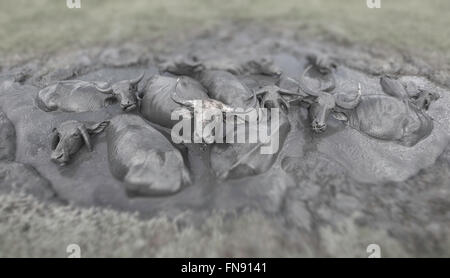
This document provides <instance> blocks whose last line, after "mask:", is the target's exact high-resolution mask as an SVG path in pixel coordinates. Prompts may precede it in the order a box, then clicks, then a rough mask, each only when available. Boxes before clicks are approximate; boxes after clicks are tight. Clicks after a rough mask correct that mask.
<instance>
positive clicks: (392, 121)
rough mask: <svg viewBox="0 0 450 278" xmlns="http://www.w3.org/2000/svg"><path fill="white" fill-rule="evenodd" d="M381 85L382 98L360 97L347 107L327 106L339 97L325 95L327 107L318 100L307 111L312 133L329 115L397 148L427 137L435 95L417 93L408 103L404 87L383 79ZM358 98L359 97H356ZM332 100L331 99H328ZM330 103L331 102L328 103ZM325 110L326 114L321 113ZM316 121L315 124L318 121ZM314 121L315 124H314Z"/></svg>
mask: <svg viewBox="0 0 450 278" xmlns="http://www.w3.org/2000/svg"><path fill="white" fill-rule="evenodd" d="M380 84H381V86H382V88H383V91H384V92H385V93H387V94H386V95H385V94H374V95H365V96H362V97H361V96H360V97H358V98H356V99H357V101H355V100H354V101H353V103H357V105H351V106H350V107H342V106H341V107H333V108H332V109H330V105H329V103H332V101H333V100H336V101H337V99H338V96H336V97H335V96H332V95H327V99H328V100H329V102H328V103H324V102H322V103H320V102H319V101H320V100H321V99H320V97H321V96H322V95H319V96H318V100H317V103H314V104H313V105H315V109H313V110H310V112H311V113H312V114H311V116H312V117H315V118H313V119H315V120H313V129H314V127H316V129H317V126H318V125H319V124H318V123H323V122H321V121H323V120H324V119H326V118H324V117H323V115H326V114H329V113H330V112H331V114H332V116H333V117H334V118H336V119H338V120H341V121H344V122H345V123H346V124H347V125H348V126H350V127H352V128H354V129H356V130H358V131H360V132H362V133H364V134H367V135H368V136H371V137H373V138H377V139H381V140H389V141H395V142H397V143H398V144H400V145H403V146H407V147H411V146H414V145H415V144H417V143H418V142H419V141H421V140H422V139H424V138H426V137H427V136H428V135H430V133H431V131H432V130H433V119H432V118H431V117H430V116H429V115H428V114H427V113H426V112H425V110H426V109H427V108H428V107H429V104H430V102H431V101H433V100H436V99H437V96H436V94H434V93H429V92H426V91H420V92H419V93H418V94H417V95H416V96H415V98H413V99H410V98H409V95H408V93H407V91H406V90H405V88H404V86H403V85H402V84H401V83H400V82H399V81H397V80H394V79H391V78H388V77H382V78H381V79H380ZM358 95H360V93H359V94H358ZM330 96H331V97H330ZM330 100H331V101H330ZM325 110H327V111H329V112H324V111H325ZM317 119H318V120H317ZM314 121H316V122H314Z"/></svg>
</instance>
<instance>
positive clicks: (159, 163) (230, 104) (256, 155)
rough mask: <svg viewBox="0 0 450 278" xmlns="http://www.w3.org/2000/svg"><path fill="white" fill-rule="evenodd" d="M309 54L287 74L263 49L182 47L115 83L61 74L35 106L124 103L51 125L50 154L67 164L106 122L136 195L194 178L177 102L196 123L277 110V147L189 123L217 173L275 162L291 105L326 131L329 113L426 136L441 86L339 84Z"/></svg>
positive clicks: (360, 127) (71, 108)
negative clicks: (238, 51) (92, 119)
mask: <svg viewBox="0 0 450 278" xmlns="http://www.w3.org/2000/svg"><path fill="white" fill-rule="evenodd" d="M307 61H308V62H307V65H306V66H305V68H304V71H303V74H302V75H301V76H299V77H298V78H293V77H288V76H286V75H285V74H283V73H282V72H281V71H280V70H279V69H278V68H277V67H276V66H275V65H274V63H273V62H272V61H270V59H267V58H262V59H260V60H251V61H246V62H243V63H242V64H241V65H237V66H236V65H233V66H230V65H229V64H226V63H214V62H211V61H201V60H200V59H197V58H196V57H180V56H178V57H174V58H168V59H166V60H165V61H163V62H162V63H161V64H160V66H159V70H160V71H159V73H156V74H154V75H153V76H147V77H146V78H144V74H141V75H139V76H136V77H135V79H131V80H122V81H119V82H116V83H113V84H108V83H107V82H88V81H81V80H65V81H58V82H56V83H54V84H51V85H49V86H47V87H45V88H43V89H42V90H40V91H39V92H38V94H37V96H36V105H37V106H38V107H39V108H40V109H42V110H44V111H46V112H51V111H61V112H89V111H96V110H99V109H102V108H103V107H106V106H109V105H113V104H114V103H116V102H117V103H118V104H119V105H120V108H121V109H122V111H123V112H122V113H120V114H118V115H116V116H113V117H112V118H110V119H104V121H101V122H97V123H87V122H82V121H75V120H71V121H66V122H63V123H61V124H60V125H59V126H57V127H55V128H54V129H53V131H52V136H51V138H52V139H51V147H52V153H51V155H50V157H51V160H52V161H53V162H55V163H58V164H60V165H65V164H67V163H69V162H70V158H71V156H73V155H75V154H76V153H77V151H78V150H79V149H80V148H82V147H83V146H86V148H87V149H88V150H92V148H93V146H92V144H91V137H92V136H95V135H96V134H98V133H100V132H102V131H105V132H106V141H107V146H108V147H107V148H108V162H109V168H110V171H111V173H112V175H113V176H114V177H115V178H117V179H118V180H120V181H122V182H123V184H124V186H125V188H126V190H127V192H128V193H130V194H137V195H140V196H158V195H165V194H173V193H175V192H177V191H179V190H180V189H182V188H183V187H184V186H185V185H188V184H190V183H191V181H190V174H189V169H188V167H187V166H186V162H185V157H184V156H183V151H182V148H181V147H180V146H179V145H180V144H179V142H174V140H172V139H171V138H170V136H167V134H164V133H165V131H170V130H171V129H172V128H174V126H175V125H176V124H177V122H178V119H174V118H173V113H174V112H175V111H182V112H181V115H184V116H186V117H188V118H190V119H192V120H194V121H195V118H196V117H199V118H200V119H204V121H203V122H201V123H200V124H201V125H203V127H204V126H205V125H206V124H210V123H211V121H222V120H223V116H224V114H225V113H227V114H232V115H234V116H233V117H235V119H238V118H239V117H240V116H239V115H240V114H245V113H247V112H248V111H251V110H260V109H259V108H266V109H261V110H264V111H270V110H276V111H277V113H278V115H277V117H276V120H277V122H276V123H277V124H276V125H270V128H268V130H269V133H270V134H271V136H277V142H278V144H279V148H278V149H276V150H275V151H274V152H272V153H270V154H263V153H262V152H261V151H260V149H261V148H263V147H264V144H266V143H267V142H247V143H229V142H228V141H227V142H226V143H222V142H218V141H215V139H217V138H216V137H212V136H211V134H209V135H208V134H206V135H205V134H204V133H203V134H202V133H201V132H197V131H196V130H195V127H194V130H193V131H194V135H193V136H194V137H195V138H194V142H198V143H202V144H203V145H204V146H205V147H207V146H210V147H211V149H210V159H211V167H212V169H213V171H214V172H215V174H216V175H217V177H219V178H223V179H226V178H230V179H231V178H236V177H242V176H248V175H256V174H260V173H262V172H265V171H267V170H268V169H269V168H270V167H271V165H272V164H273V162H274V161H275V160H276V158H277V156H278V153H279V149H281V148H282V146H283V143H284V140H285V138H286V137H287V134H288V133H289V130H290V122H289V117H288V115H289V113H290V108H291V107H292V106H293V105H299V106H301V107H306V109H308V115H309V116H308V117H309V124H310V127H311V129H312V131H313V132H315V133H322V132H324V131H326V130H327V123H328V121H329V120H330V118H331V117H333V118H334V119H337V120H339V121H342V122H343V123H344V124H345V125H346V126H347V127H349V128H353V129H355V130H357V131H358V132H360V133H363V134H365V135H367V136H370V137H372V138H374V139H378V140H388V141H392V142H396V143H398V144H400V145H403V146H407V147H411V146H414V145H415V144H417V143H418V142H420V141H421V140H423V139H424V138H426V137H427V136H428V135H430V133H431V131H432V129H433V119H432V118H431V117H430V116H429V115H428V114H427V110H428V108H429V106H430V104H431V103H432V102H433V101H435V100H437V99H438V98H439V95H438V94H436V93H434V92H430V91H427V90H424V89H422V88H418V87H417V86H415V84H412V83H408V84H403V83H402V82H401V81H399V80H397V79H395V78H394V77H391V76H386V75H383V76H381V77H380V85H381V88H382V92H381V91H380V92H379V93H371V94H363V93H362V88H361V84H358V83H355V84H350V85H351V86H350V87H351V89H349V90H346V91H338V90H337V89H336V78H335V72H336V70H337V67H338V65H337V63H336V62H335V61H332V60H331V59H329V58H327V57H323V56H317V55H311V56H308V59H307ZM311 71H314V72H315V73H316V75H315V76H316V77H317V78H318V79H320V82H318V83H319V84H321V85H319V86H311V82H307V81H306V76H307V75H310V73H311ZM246 73H247V74H260V75H263V76H268V77H270V78H271V80H275V81H274V82H273V83H271V84H263V85H261V86H258V87H257V88H250V87H249V86H247V84H246V83H245V82H243V80H242V79H241V78H239V76H241V75H243V74H246ZM324 81H325V82H324ZM322 83H325V85H323V84H322ZM139 85H140V86H139ZM322 85H323V86H322ZM139 88H142V89H139ZM197 106H201V108H202V109H201V110H200V111H202V113H205V112H208V111H210V110H212V109H214V111H216V114H215V115H213V117H211V118H210V119H208V120H206V118H207V117H205V116H204V115H197V114H196V113H197V111H198V110H197ZM274 108H280V109H279V110H278V109H274ZM222 114H223V115H222ZM258 115H259V116H258V119H257V121H258V123H259V122H270V121H274V119H273V118H271V117H270V114H268V113H267V112H266V113H259V112H258ZM243 118H244V119H245V117H243ZM207 121H209V122H207ZM243 124H244V126H245V127H246V129H247V130H252V129H257V127H256V126H252V123H247V125H246V123H245V120H244V123H243ZM216 132H217V131H216ZM224 136H226V134H225V135H224Z"/></svg>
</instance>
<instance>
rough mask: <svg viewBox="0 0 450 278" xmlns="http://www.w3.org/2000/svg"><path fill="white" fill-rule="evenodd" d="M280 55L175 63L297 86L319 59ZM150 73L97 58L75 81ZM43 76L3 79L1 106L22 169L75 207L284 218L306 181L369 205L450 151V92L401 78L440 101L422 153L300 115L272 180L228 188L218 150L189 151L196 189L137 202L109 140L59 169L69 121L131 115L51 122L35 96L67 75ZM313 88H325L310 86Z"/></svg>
mask: <svg viewBox="0 0 450 278" xmlns="http://www.w3.org/2000/svg"><path fill="white" fill-rule="evenodd" d="M279 45H280V44H279V42H277V41H275V39H272V40H271V39H261V40H258V38H257V37H255V35H254V34H253V35H252V36H250V35H248V36H247V35H246V34H238V35H236V36H235V37H233V38H231V39H227V40H226V41H225V42H224V41H223V40H222V39H221V38H216V37H212V38H200V39H198V40H194V41H192V42H187V43H186V45H183V46H180V47H179V49H175V50H173V53H170V54H186V53H195V54H197V55H198V56H199V57H201V58H203V59H223V58H226V59H230V60H231V61H235V62H238V61H240V60H243V59H245V58H248V57H249V56H253V57H257V56H263V55H264V56H268V57H270V58H272V59H273V60H274V62H275V64H276V65H277V66H279V67H280V68H281V69H282V70H283V74H284V75H285V76H289V77H293V78H298V77H299V75H300V74H301V73H302V71H303V69H304V67H305V63H306V59H305V55H306V54H308V53H311V52H315V51H317V50H318V49H317V48H315V47H311V46H299V45H298V44H297V43H294V42H292V41H283V42H282V47H280V46H279ZM330 54H332V53H330ZM74 57H77V55H74ZM67 63H68V66H65V67H64V72H67V71H69V73H68V74H67V75H69V76H70V75H71V74H70V70H71V66H70V63H73V64H74V65H78V64H79V63H78V61H75V58H74V61H70V59H69V61H68V62H67ZM44 67H45V63H44ZM142 71H144V72H145V73H146V79H148V78H150V77H151V76H152V75H153V74H155V73H156V72H157V68H156V64H155V63H154V62H152V61H150V62H149V63H142V64H139V65H135V66H130V65H128V64H126V65H125V64H124V65H121V64H120V63H119V62H118V63H117V64H115V67H111V66H105V65H104V64H102V63H101V62H99V61H97V60H96V59H95V57H94V58H93V59H91V60H89V63H86V64H85V65H84V66H83V70H82V71H81V72H83V73H82V74H78V75H77V76H76V78H77V79H82V80H87V81H107V82H113V81H119V80H123V79H128V78H134V77H136V76H137V75H139V74H140V73H141V72H142ZM42 72H45V71H43V70H42V69H39V70H37V69H36V70H35V71H32V72H31V75H32V76H33V77H32V78H30V79H29V80H28V81H26V82H25V84H19V83H15V82H13V81H12V78H11V77H4V78H2V80H1V81H2V84H1V86H0V106H1V109H2V111H3V112H4V113H5V114H6V116H7V117H8V118H9V119H10V120H11V122H12V123H13V124H14V126H15V129H16V136H17V152H16V161H18V162H22V163H25V164H29V165H32V166H33V167H35V168H36V169H37V171H38V172H39V173H40V174H41V175H42V176H44V177H45V178H46V179H48V180H49V181H50V182H51V184H52V187H53V189H54V191H55V192H56V194H57V196H58V197H59V198H60V199H62V200H65V201H68V202H71V203H74V204H76V205H82V206H91V205H95V206H106V207H111V208H114V209H118V210H126V211H139V212H141V213H143V214H147V215H153V214H156V213H160V212H162V211H164V212H165V213H168V214H170V213H176V212H179V211H184V210H187V209H192V210H194V211H211V210H216V209H218V210H226V211H228V210H230V211H231V210H234V209H236V208H241V207H255V208H257V209H260V210H263V211H265V212H270V213H278V212H283V208H284V207H285V206H286V202H287V201H286V196H287V194H289V192H290V190H296V189H298V188H301V189H302V190H303V189H305V188H302V186H304V184H303V180H305V179H306V180H308V179H311V177H312V176H314V177H315V178H317V176H320V177H321V178H320V179H316V180H318V181H316V185H315V189H311V191H310V190H309V189H305V190H306V191H305V194H306V195H308V194H310V196H311V198H314V196H315V193H314V194H313V192H315V190H317V187H319V188H320V187H322V188H325V187H327V186H329V185H330V184H333V185H335V186H338V187H339V186H342V187H344V186H348V184H347V183H351V184H354V185H355V186H358V188H359V189H358V190H355V191H353V192H352V190H351V189H350V191H349V193H348V194H350V195H353V196H354V197H356V198H365V197H363V196H365V194H366V193H367V192H365V191H364V190H363V191H361V189H360V188H361V186H367V187H371V186H377V185H378V186H382V185H384V184H386V183H390V182H402V181H405V180H407V179H409V178H411V177H413V176H415V175H416V174H417V173H418V172H419V171H420V170H421V169H426V168H428V167H431V166H432V165H433V164H434V163H435V162H436V159H437V158H438V157H439V156H440V155H441V153H442V152H443V151H444V149H445V148H446V147H447V145H448V143H449V133H450V108H449V107H450V94H449V92H448V91H447V90H446V89H444V88H441V87H439V86H437V85H436V84H433V83H432V82H430V81H428V80H427V79H426V78H424V77H419V76H402V77H401V79H402V80H405V81H413V82H415V83H416V84H418V85H419V86H423V87H425V88H427V89H430V90H433V91H437V92H439V93H440V95H441V98H440V99H439V100H438V101H437V102H435V103H433V104H432V105H431V107H430V110H429V114H430V115H431V116H432V117H433V118H434V120H435V121H436V124H435V128H434V129H433V132H432V133H431V135H430V136H429V137H427V138H425V139H424V140H423V141H421V142H420V143H418V144H417V145H415V146H413V147H404V146H401V145H398V144H396V143H394V142H389V141H381V140H377V139H374V138H370V137H368V136H366V135H364V134H362V133H360V132H358V131H356V130H354V129H351V128H349V127H346V126H345V125H344V124H342V123H340V122H337V121H334V120H331V119H330V122H329V128H328V129H327V131H326V132H324V133H323V134H314V133H312V132H311V130H310V128H309V120H308V116H307V113H306V109H305V108H304V107H300V106H294V107H292V109H291V111H290V113H289V121H290V125H291V129H290V132H289V134H288V135H287V138H286V140H285V142H284V145H283V146H282V149H281V152H280V154H279V155H278V156H277V157H276V159H275V162H274V164H273V165H272V167H271V168H270V169H269V170H267V171H266V172H264V173H262V174H259V175H255V176H245V177H241V178H238V179H229V180H219V179H217V178H216V177H215V176H214V174H213V172H214V171H213V170H212V169H211V163H210V149H206V150H202V149H201V148H200V146H198V145H187V146H186V147H185V148H186V149H185V150H184V151H183V153H184V154H185V158H186V163H187V165H188V166H189V168H190V171H191V175H192V180H193V184H192V185H191V186H189V187H187V188H185V189H184V190H183V191H181V192H179V193H177V194H175V195H173V196H169V197H150V198H139V197H133V198H131V197H129V196H127V195H126V193H125V191H124V188H123V186H122V184H121V182H119V181H117V180H116V179H114V177H113V176H112V175H111V173H110V172H109V167H108V159H107V144H106V141H105V135H104V134H101V135H98V136H96V137H95V138H94V140H93V146H94V151H93V152H87V150H86V149H84V148H83V149H82V150H81V151H80V152H79V153H78V154H76V155H75V156H74V157H73V161H72V163H70V164H69V165H67V166H65V167H59V166H57V165H55V164H53V163H52V162H50V159H49V157H50V144H49V136H50V130H51V129H52V127H54V126H56V125H58V124H59V123H61V122H63V121H65V120H68V119H71V120H74V119H75V120H83V121H90V122H97V121H102V120H105V119H109V118H111V117H113V116H114V115H117V114H119V113H122V112H121V111H120V109H119V108H118V107H117V104H116V105H113V106H109V107H106V108H104V109H101V110H99V111H95V112H86V113H63V112H44V111H42V110H40V109H39V108H37V106H36V105H35V102H34V98H35V95H36V93H37V92H38V91H39V89H40V88H41V87H42V82H41V81H42V80H44V81H45V82H47V83H51V82H52V81H55V80H58V79H59V78H58V77H61V75H59V74H57V73H58V72H60V69H59V68H56V69H55V68H52V69H50V70H49V72H48V73H45V74H44V75H43V76H41V75H42ZM5 76H7V75H5ZM241 78H242V80H243V82H245V83H246V84H247V85H248V86H249V87H251V88H256V87H257V86H261V85H264V84H270V83H273V82H274V80H272V79H271V78H268V77H265V76H250V77H249V76H241ZM38 81H39V82H38ZM143 83H145V80H144V81H143ZM358 83H361V85H362V91H363V95H370V94H382V93H383V92H382V90H381V86H380V84H379V76H374V75H370V74H367V73H366V72H365V71H358V70H355V69H351V68H348V67H346V66H345V65H341V66H339V67H338V70H337V87H336V91H340V90H349V89H353V88H356V86H357V84H358ZM310 85H311V86H315V85H317V84H316V83H315V82H314V81H311V83H310ZM141 86H142V85H141ZM255 159H258V158H257V157H256V158H255ZM325 177H328V178H325ZM302 184H303V185H302ZM302 198H303V197H302ZM291 199H292V197H291V198H289V200H290V202H293V201H294V202H295V200H291ZM297 201H300V199H299V200H297ZM335 201H336V200H335ZM359 206H361V203H356V204H355V205H354V207H352V208H353V209H356V208H357V207H359Z"/></svg>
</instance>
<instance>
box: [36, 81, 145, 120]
mask: <svg viewBox="0 0 450 278" xmlns="http://www.w3.org/2000/svg"><path fill="white" fill-rule="evenodd" d="M143 77H144V74H142V75H141V76H139V77H138V78H136V79H133V80H123V81H119V82H116V83H114V84H113V85H111V86H109V85H108V84H107V83H106V82H88V81H82V80H64V81H58V82H56V83H55V84H52V85H50V86H47V87H45V88H44V89H42V90H40V91H39V92H38V94H37V96H36V103H37V105H38V106H39V107H40V108H41V109H42V110H44V111H47V112H49V111H62V112H86V111H96V110H99V109H101V108H103V107H105V106H108V105H111V104H113V103H114V102H116V101H118V102H119V104H120V107H121V108H122V110H124V111H131V110H133V109H135V108H136V105H137V99H136V91H137V86H138V83H139V82H140V81H141V80H142V78H143Z"/></svg>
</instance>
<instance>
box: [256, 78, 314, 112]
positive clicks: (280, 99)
mask: <svg viewBox="0 0 450 278" xmlns="http://www.w3.org/2000/svg"><path fill="white" fill-rule="evenodd" d="M256 96H257V97H258V98H259V99H260V103H261V107H264V108H268V109H271V108H280V109H281V110H283V111H284V112H285V113H288V112H289V108H290V103H291V102H293V101H296V100H298V99H302V98H304V97H307V95H306V94H303V93H302V92H299V86H298V82H296V81H295V80H293V79H292V78H289V77H286V78H280V79H279V80H278V81H277V83H276V85H266V86H263V87H261V88H259V89H258V90H257V91H256Z"/></svg>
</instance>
